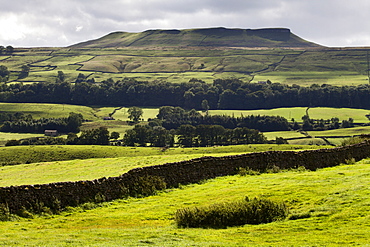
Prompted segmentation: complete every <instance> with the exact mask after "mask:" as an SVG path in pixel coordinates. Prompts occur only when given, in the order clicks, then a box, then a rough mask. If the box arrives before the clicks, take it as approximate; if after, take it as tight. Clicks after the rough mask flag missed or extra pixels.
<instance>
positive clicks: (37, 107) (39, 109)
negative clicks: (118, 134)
mask: <svg viewBox="0 0 370 247" xmlns="http://www.w3.org/2000/svg"><path fill="white" fill-rule="evenodd" d="M0 109H1V111H2V112H10V113H15V112H22V113H24V114H31V115H32V117H33V118H35V119H38V118H61V117H68V116H69V113H70V112H74V113H81V114H82V115H83V116H84V118H85V119H89V120H94V119H96V117H95V116H94V111H93V109H92V108H90V107H88V106H80V105H68V104H43V103H27V104H24V103H0Z"/></svg>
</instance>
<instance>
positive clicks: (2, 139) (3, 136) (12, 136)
mask: <svg viewBox="0 0 370 247" xmlns="http://www.w3.org/2000/svg"><path fill="white" fill-rule="evenodd" d="M40 136H44V135H43V134H30V133H7V132H0V145H5V143H6V142H7V141H9V140H20V139H25V138H32V137H40Z"/></svg>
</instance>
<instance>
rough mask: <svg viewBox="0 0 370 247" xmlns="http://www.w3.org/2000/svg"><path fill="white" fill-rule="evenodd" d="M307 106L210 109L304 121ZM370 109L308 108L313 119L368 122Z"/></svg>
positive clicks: (220, 111)
mask: <svg viewBox="0 0 370 247" xmlns="http://www.w3.org/2000/svg"><path fill="white" fill-rule="evenodd" d="M306 109H307V107H291V108H275V109H266V110H209V114H210V115H230V116H231V115H234V116H235V117H239V116H241V115H243V116H248V115H268V116H282V117H285V118H286V119H287V120H288V121H290V120H291V119H292V118H294V120H295V121H297V122H302V117H303V116H304V115H306ZM369 113H370V111H369V110H366V109H352V108H330V107H312V108H310V109H309V110H308V114H309V116H310V118H312V119H331V118H334V117H337V118H339V119H340V121H341V120H348V118H353V120H354V122H355V123H368V122H369V120H368V118H367V117H366V116H365V115H367V114H369Z"/></svg>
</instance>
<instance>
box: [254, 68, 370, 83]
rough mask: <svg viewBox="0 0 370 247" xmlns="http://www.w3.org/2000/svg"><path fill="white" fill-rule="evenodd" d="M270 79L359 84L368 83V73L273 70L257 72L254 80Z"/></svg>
mask: <svg viewBox="0 0 370 247" xmlns="http://www.w3.org/2000/svg"><path fill="white" fill-rule="evenodd" d="M267 80H270V81H271V82H274V83H282V84H289V85H292V84H298V85H300V86H310V85H312V84H319V85H321V84H330V85H335V86H346V85H347V86H357V85H361V84H368V83H369V80H368V77H367V75H365V74H358V73H356V72H348V71H273V72H266V73H260V74H255V76H254V78H253V81H252V82H258V81H267Z"/></svg>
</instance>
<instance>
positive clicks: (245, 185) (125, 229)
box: [0, 159, 370, 246]
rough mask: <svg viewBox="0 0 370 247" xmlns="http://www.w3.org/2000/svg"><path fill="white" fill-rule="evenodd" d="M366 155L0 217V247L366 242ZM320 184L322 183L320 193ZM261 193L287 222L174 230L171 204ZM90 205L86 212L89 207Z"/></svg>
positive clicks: (369, 168)
mask: <svg viewBox="0 0 370 247" xmlns="http://www.w3.org/2000/svg"><path fill="white" fill-rule="evenodd" d="M369 162H370V160H369V159H366V160H363V161H360V162H358V163H357V164H355V165H342V166H338V167H333V168H326V169H320V170H318V171H316V172H309V171H301V172H293V171H291V172H283V173H276V174H262V175H259V176H244V177H240V176H238V175H237V176H229V177H223V178H217V179H213V180H210V181H206V182H204V183H201V184H194V185H189V186H183V187H181V188H179V189H171V190H168V191H166V192H164V193H160V194H158V195H156V196H150V197H147V198H139V199H133V198H129V199H126V200H117V201H114V202H112V203H106V204H104V205H103V206H102V207H98V208H95V209H91V208H92V206H91V205H90V207H89V205H85V206H84V207H81V208H80V209H70V210H69V211H67V212H65V213H63V214H62V215H56V216H52V217H48V216H42V217H36V218H34V219H20V220H18V221H16V222H0V236H1V237H0V243H1V244H2V245H4V246H25V245H27V246H72V245H73V246H366V245H367V244H368V232H369V231H370V229H369V224H368V222H369V216H368V211H369V210H370V207H369V205H370V204H369V202H370V197H369V193H368V188H367V186H366V185H367V184H369V182H370V176H369V174H370V166H369ZM323 188H325V189H324V190H323ZM245 196H248V197H252V198H253V197H255V196H259V197H261V196H264V197H267V198H270V199H273V200H278V201H284V202H286V203H287V204H288V206H289V209H290V219H286V220H283V221H278V222H274V223H269V224H262V225H245V226H241V227H229V228H227V229H198V228H194V229H179V228H177V227H176V225H175V223H174V213H175V212H176V210H177V209H180V208H183V207H189V206H204V205H210V204H213V203H219V202H230V201H234V200H241V199H243V198H244V197H245ZM89 208H90V210H89Z"/></svg>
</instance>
